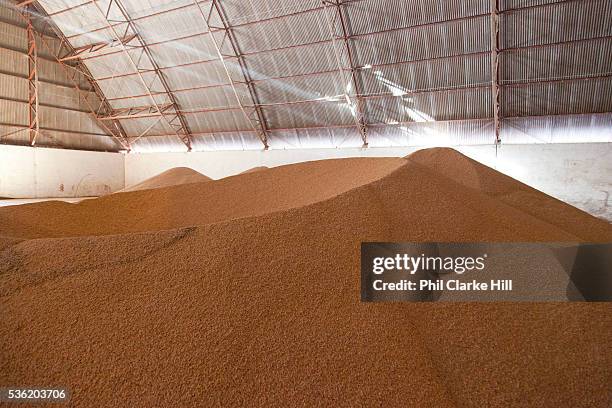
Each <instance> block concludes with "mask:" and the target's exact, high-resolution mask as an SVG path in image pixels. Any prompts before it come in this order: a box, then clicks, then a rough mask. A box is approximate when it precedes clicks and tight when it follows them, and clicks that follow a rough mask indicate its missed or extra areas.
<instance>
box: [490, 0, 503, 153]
mask: <svg viewBox="0 0 612 408" xmlns="http://www.w3.org/2000/svg"><path fill="white" fill-rule="evenodd" d="M499 53H500V46H499V0H491V92H492V96H493V126H494V128H495V149H496V152H497V146H499V145H500V144H501V138H500V130H501V117H500V109H499V100H500V86H499Z"/></svg>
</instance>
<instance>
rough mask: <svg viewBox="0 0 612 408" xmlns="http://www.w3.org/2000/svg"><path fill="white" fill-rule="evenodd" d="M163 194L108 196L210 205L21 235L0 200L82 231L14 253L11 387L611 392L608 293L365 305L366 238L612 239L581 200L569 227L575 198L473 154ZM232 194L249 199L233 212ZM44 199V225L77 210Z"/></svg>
mask: <svg viewBox="0 0 612 408" xmlns="http://www.w3.org/2000/svg"><path fill="white" fill-rule="evenodd" d="M426 155H430V156H426ZM448 166H453V167H452V168H453V170H452V172H450V173H446V172H445V171H444V169H445V168H447V167H448ZM270 174H273V175H272V176H268V175H270ZM449 176H450V177H449ZM484 176H486V177H484ZM258 177H263V178H265V181H262V182H260V184H257V186H256V187H253V186H252V185H253V184H254V183H257V182H256V181H255V180H258ZM266 177H267V178H266ZM217 183H220V185H221V186H223V187H212V186H213V185H215V184H217ZM330 184H331V185H330ZM191 186H195V185H191ZM334 189H335V190H336V193H334V192H333V190H334ZM194 190H195V193H193V191H194ZM260 190H262V191H261V192H260ZM189 191H192V193H191V194H193V195H191V196H189V197H188V200H186V201H181V198H180V197H178V196H179V195H181V194H190V193H189ZM154 192H155V193H151V192H137V193H126V194H119V195H116V196H115V197H114V198H112V199H111V198H110V197H105V198H102V199H99V200H93V201H95V202H99V203H100V202H102V203H104V202H106V203H109V205H114V206H115V207H114V208H116V209H119V208H121V200H125V201H124V203H125V207H124V209H123V211H128V208H127V207H128V206H130V205H133V202H134V201H136V200H142V201H140V203H141V204H144V202H145V201H146V200H145V199H141V198H135V199H133V197H135V196H133V195H134V194H143V193H146V194H157V195H155V196H151V197H156V198H157V197H159V199H158V200H157V203H156V204H157V205H160V206H162V207H164V209H165V211H168V212H169V213H172V212H176V213H181V212H183V213H184V212H187V213H189V212H190V211H193V209H194V208H200V207H201V206H205V207H206V209H207V211H202V212H201V213H197V214H193V215H188V217H193V218H189V223H190V224H186V225H181V223H180V222H179V221H178V220H179V218H180V217H178V216H176V217H175V215H173V214H169V215H168V216H169V218H171V219H172V222H169V224H168V225H170V224H171V223H174V226H172V227H170V228H166V229H167V230H165V231H162V230H161V229H162V228H160V227H161V226H162V225H161V224H160V223H158V222H157V221H156V220H153V219H152V217H154V216H156V214H157V213H156V212H155V211H153V210H152V209H150V208H149V207H147V208H146V209H145V213H144V214H143V215H142V220H141V223H140V224H131V225H130V226H129V227H127V228H126V229H125V230H123V231H121V232H120V233H119V234H118V235H108V233H109V230H108V229H106V228H102V227H100V228H97V229H96V228H93V227H91V226H88V228H90V230H91V231H93V232H95V233H96V234H95V235H98V236H88V237H75V236H70V235H71V232H72V231H77V232H86V231H85V229H83V230H77V229H76V228H74V227H69V228H68V227H65V228H64V227H63V226H61V225H55V224H53V223H52V222H49V223H48V224H46V226H45V228H43V229H38V230H35V229H33V227H32V225H27V226H26V228H25V229H24V230H21V231H20V230H19V226H18V222H16V221H12V220H8V219H7V212H6V210H8V209H9V208H7V209H2V210H1V211H0V220H1V222H2V224H0V225H1V226H3V227H4V226H9V227H10V228H11V233H10V234H7V233H5V232H4V231H2V230H1V229H0V234H2V235H12V236H27V235H28V234H32V233H33V232H36V233H37V234H39V235H38V236H45V233H46V234H47V235H46V236H48V237H51V236H63V237H62V238H41V239H33V240H24V241H21V242H17V243H13V244H12V245H9V246H8V247H7V248H5V249H4V251H2V252H1V253H0V290H1V292H0V296H1V297H0V313H1V314H2V316H3V319H1V320H0V339H1V340H0V341H1V344H2V347H0V364H1V367H2V368H1V370H0V385H7V384H29V385H35V384H44V385H47V384H67V385H69V386H70V387H71V388H72V389H73V394H74V395H73V400H72V402H73V403H74V405H75V406H85V407H87V406H131V407H139V406H143V407H144V406H181V407H186V406H210V405H225V406H232V405H252V406H270V405H274V406H295V405H335V406H338V405H340V406H355V405H365V406H372V405H376V406H380V405H383V406H402V407H403V406H441V407H444V406H449V407H450V406H474V407H482V406H500V407H501V406H517V405H519V406H572V407H606V406H608V404H609V402H610V401H609V399H610V395H609V388H610V378H611V371H610V367H612V356H611V353H609V352H607V350H610V347H611V346H612V330H610V328H611V327H612V317H611V315H612V314H611V313H610V312H611V309H610V306H609V305H607V304H577V303H574V304H569V303H558V304H500V303H498V304H408V303H386V304H363V303H360V302H359V243H360V242H361V241H555V240H556V241H576V240H588V241H609V240H610V239H611V238H612V229H611V228H610V225H609V224H607V223H605V222H602V221H599V220H597V219H595V218H593V217H590V216H588V215H585V214H583V213H580V212H578V211H577V210H576V211H574V210H572V209H565V210H564V211H565V214H567V215H568V216H572V217H573V218H571V219H569V220H555V219H552V217H548V214H547V213H546V212H542V213H538V211H540V210H538V206H541V205H545V206H553V207H558V208H560V209H563V208H565V207H564V205H563V204H562V203H559V202H557V201H556V200H553V199H551V198H549V197H546V196H545V195H543V194H542V193H538V192H536V191H532V190H529V189H527V188H526V187H524V186H522V185H520V184H519V183H518V182H516V181H513V180H509V179H507V178H505V177H503V176H501V175H500V174H499V173H496V172H494V171H489V170H487V169H484V168H483V167H482V166H480V165H479V164H477V163H474V162H471V161H469V160H466V159H465V158H464V157H463V156H461V155H459V154H458V153H456V152H454V151H450V150H446V149H436V150H433V151H430V152H425V153H420V154H418V153H417V154H416V155H414V156H410V157H408V158H407V159H406V160H401V159H398V160H395V159H351V160H337V161H329V162H313V163H304V164H300V165H292V166H285V167H280V168H274V169H269V170H266V171H264V172H260V173H252V174H245V175H240V176H235V177H233V178H229V179H226V180H221V181H215V182H208V183H202V185H200V186H198V187H197V188H196V187H192V190H185V189H182V186H176V187H171V188H166V189H159V190H154ZM241 194H242V195H241ZM216 195H218V196H222V197H223V198H224V199H228V198H230V197H231V198H233V199H235V200H236V201H226V203H225V204H226V205H228V206H230V207H232V209H231V210H226V211H224V210H223V208H222V206H221V205H220V204H219V205H217V204H215V203H216V200H217V198H215V197H216ZM138 197H139V196H138ZM147 197H148V196H147ZM151 197H148V198H151ZM171 197H172V198H171ZM516 197H520V199H517V198H516ZM113 200H118V201H117V202H115V201H113ZM130 200H133V201H130ZM189 200H191V201H189ZM168 201H172V202H168ZM251 201H254V202H253V203H251ZM176 202H180V203H181V205H180V206H174V205H173V203H176ZM43 204H44V203H43ZM84 204H87V203H81V204H79V205H77V206H72V208H78V207H80V206H83V205H84ZM234 205H235V207H234ZM260 205H265V206H266V207H265V208H260V207H259V206H260ZM28 207H31V208H30V209H29V210H28V211H30V212H29V214H30V216H33V217H41V219H42V218H43V217H45V216H47V217H48V216H49V214H52V213H53V211H56V210H61V211H65V212H67V213H68V212H70V210H69V209H68V208H60V207H58V206H55V208H52V209H51V210H50V209H49V207H47V206H45V205H38V204H37V205H33V206H28ZM32 207H33V208H32ZM100 207H102V205H101V204H100ZM86 208H89V209H90V210H91V211H102V209H101V208H98V207H86ZM80 211H83V212H84V213H86V211H85V210H81V209H79V210H74V214H76V216H78V217H82V216H83V215H82V214H81V213H80ZM208 212H215V213H219V214H217V215H215V216H211V215H208V214H207V213H208ZM249 212H250V213H249ZM10 214H15V213H10ZM37 214H43V215H37ZM110 215H111V213H109V214H108V216H109V218H106V219H104V218H102V219H99V220H98V221H97V222H98V223H104V222H110V221H111V220H110ZM196 215H197V216H199V217H200V218H199V219H196V218H197V217H196ZM21 216H23V215H21ZM118 216H119V215H118ZM60 219H61V222H65V221H66V220H69V219H70V218H69V216H68V215H66V216H64V215H61V216H60ZM147 222H148V223H150V230H145V229H144V228H145V225H146V223H147ZM584 223H589V228H585V227H584V225H583V224H584ZM136 225H138V228H136ZM136 229H138V230H139V231H141V232H136V233H133V232H130V231H134V230H136ZM116 230H117V231H118V230H119V229H118V227H116ZM75 235H86V234H84V233H82V234H75ZM89 235H92V234H89Z"/></svg>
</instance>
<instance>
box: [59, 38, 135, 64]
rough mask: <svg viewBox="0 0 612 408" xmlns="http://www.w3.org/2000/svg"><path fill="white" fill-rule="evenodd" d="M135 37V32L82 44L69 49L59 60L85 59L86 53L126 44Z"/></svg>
mask: <svg viewBox="0 0 612 408" xmlns="http://www.w3.org/2000/svg"><path fill="white" fill-rule="evenodd" d="M135 38H136V35H135V34H131V35H128V36H126V37H123V38H118V39H115V40H111V41H102V42H98V43H94V44H88V45H84V46H82V47H77V48H74V49H73V50H71V52H69V53H68V54H66V55H64V56H63V57H61V58H60V61H62V62H65V61H70V60H74V59H81V60H85V59H86V58H85V57H86V55H87V54H91V53H95V52H98V51H101V50H104V49H106V48H113V47H117V46H118V45H119V44H123V45H128V44H129V43H130V42H131V41H132V40H134V39H135Z"/></svg>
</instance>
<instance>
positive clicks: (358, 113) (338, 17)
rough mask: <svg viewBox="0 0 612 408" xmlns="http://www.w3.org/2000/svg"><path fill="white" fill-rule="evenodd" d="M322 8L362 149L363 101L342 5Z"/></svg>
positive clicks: (365, 140)
mask: <svg viewBox="0 0 612 408" xmlns="http://www.w3.org/2000/svg"><path fill="white" fill-rule="evenodd" d="M330 6H331V7H333V10H334V11H333V17H331V19H330V16H329V15H328V13H327V9H328V8H329V7H330ZM323 8H324V9H325V11H326V12H325V19H326V20H327V24H328V27H329V31H330V34H331V37H332V44H333V48H334V54H335V55H336V61H337V63H338V72H339V73H340V76H341V78H342V81H343V84H342V89H343V91H344V97H345V98H346V102H347V104H348V105H349V107H350V109H351V113H352V114H353V117H354V118H355V124H356V125H357V131H358V132H359V135H360V136H361V140H362V142H363V147H367V146H368V138H367V125H366V121H365V116H364V111H363V100H362V98H361V97H360V96H359V94H360V91H359V89H358V88H359V87H358V84H357V78H356V71H355V68H356V67H355V65H354V64H353V55H352V52H351V47H350V44H349V42H348V38H349V37H348V34H349V33H348V30H347V25H346V21H345V18H344V15H343V13H342V3H341V2H340V1H338V0H336V1H335V2H332V1H327V0H323ZM336 21H339V23H340V24H339V25H340V29H341V30H342V36H341V38H340V39H341V40H342V41H343V43H344V49H345V51H346V56H347V59H348V65H349V72H350V78H346V75H345V73H346V70H345V68H344V64H343V62H342V53H341V51H340V50H339V49H338V46H337V40H338V39H339V38H338V36H336V32H335V24H336ZM349 86H351V87H352V89H353V91H352V92H351V91H349V89H348V87H349Z"/></svg>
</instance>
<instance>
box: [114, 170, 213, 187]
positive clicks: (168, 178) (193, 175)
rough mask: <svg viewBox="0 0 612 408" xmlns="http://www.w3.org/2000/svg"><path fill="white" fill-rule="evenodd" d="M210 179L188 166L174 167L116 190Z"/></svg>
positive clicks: (199, 181) (164, 185)
mask: <svg viewBox="0 0 612 408" xmlns="http://www.w3.org/2000/svg"><path fill="white" fill-rule="evenodd" d="M211 180H212V179H211V178H209V177H206V176H205V175H203V174H202V173H198V172H197V171H195V170H193V169H190V168H189V167H175V168H172V169H170V170H166V171H164V172H162V173H160V174H158V175H157V176H153V177H151V178H148V179H146V180H145V181H142V182H140V183H138V184H135V185H133V186H130V187H126V188H124V189H123V190H121V191H118V192H125V191H140V190H151V189H154V188H163V187H170V186H178V185H180V184H189V183H204V182H206V181H211Z"/></svg>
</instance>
